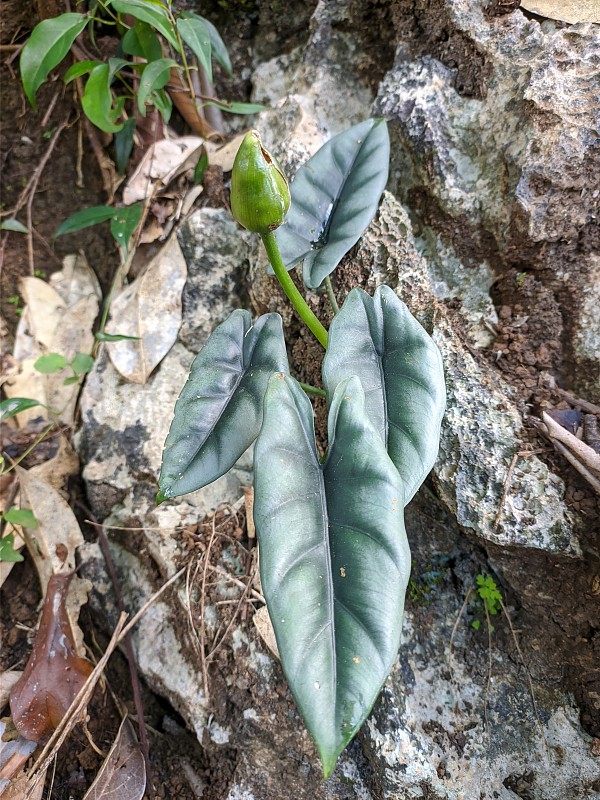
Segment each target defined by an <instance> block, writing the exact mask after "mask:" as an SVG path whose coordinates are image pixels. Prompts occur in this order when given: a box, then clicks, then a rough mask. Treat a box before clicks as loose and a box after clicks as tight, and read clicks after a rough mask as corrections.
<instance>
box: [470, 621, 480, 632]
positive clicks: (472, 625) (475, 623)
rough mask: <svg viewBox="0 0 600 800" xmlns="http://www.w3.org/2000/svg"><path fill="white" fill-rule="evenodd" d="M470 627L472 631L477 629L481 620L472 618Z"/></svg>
mask: <svg viewBox="0 0 600 800" xmlns="http://www.w3.org/2000/svg"><path fill="white" fill-rule="evenodd" d="M471 627H472V628H473V630H474V631H478V630H479V628H480V627H481V620H480V619H474V620H473V622H472V623H471Z"/></svg>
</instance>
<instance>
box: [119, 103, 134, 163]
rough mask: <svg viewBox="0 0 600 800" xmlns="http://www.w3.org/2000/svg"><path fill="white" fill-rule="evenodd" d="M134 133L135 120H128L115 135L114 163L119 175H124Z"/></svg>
mask: <svg viewBox="0 0 600 800" xmlns="http://www.w3.org/2000/svg"><path fill="white" fill-rule="evenodd" d="M134 133H135V119H134V118H133V117H131V118H130V119H128V120H127V121H126V122H125V124H124V125H123V127H122V128H121V130H120V131H117V133H115V163H116V165H117V169H118V170H119V172H120V173H121V175H124V174H125V169H126V168H127V162H128V161H129V156H130V155H131V151H132V150H133V134H134Z"/></svg>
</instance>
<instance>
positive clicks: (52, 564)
mask: <svg viewBox="0 0 600 800" xmlns="http://www.w3.org/2000/svg"><path fill="white" fill-rule="evenodd" d="M15 471H16V473H17V476H18V478H19V484H20V487H21V489H20V492H21V495H20V496H21V507H22V508H29V509H30V510H31V511H32V512H33V514H34V516H35V518H36V520H37V522H38V527H37V528H24V529H23V535H24V538H25V542H26V544H27V549H28V551H29V554H30V555H31V557H32V559H33V561H34V564H35V567H36V569H37V572H38V576H39V579H40V584H41V587H42V594H43V595H44V596H45V595H46V590H47V588H48V583H49V581H50V578H51V577H52V576H53V575H57V574H59V573H65V572H71V571H72V570H74V569H75V567H76V563H75V551H76V549H77V548H78V547H79V545H80V544H83V535H82V533H81V530H80V528H79V525H78V523H77V519H76V518H75V514H73V512H72V510H71V508H70V506H69V504H68V503H67V501H66V500H65V499H64V498H63V497H62V495H61V494H60V493H59V492H58V491H57V490H56V489H54V488H53V487H52V486H50V484H48V483H46V482H45V481H43V480H41V479H40V478H38V477H37V476H35V475H33V474H32V473H31V472H30V471H27V470H25V469H22V468H21V467H15ZM91 588H92V586H91V583H90V582H89V581H87V580H83V579H82V578H79V577H76V578H74V579H73V581H72V582H71V586H70V589H69V595H68V598H67V612H68V615H69V620H70V622H71V627H72V630H73V637H74V639H75V641H76V642H77V646H78V649H79V652H81V653H83V652H84V649H83V634H82V632H81V629H80V628H79V625H78V624H77V620H78V619H79V609H80V608H81V606H82V605H83V604H84V603H87V595H88V592H89V591H90V589H91Z"/></svg>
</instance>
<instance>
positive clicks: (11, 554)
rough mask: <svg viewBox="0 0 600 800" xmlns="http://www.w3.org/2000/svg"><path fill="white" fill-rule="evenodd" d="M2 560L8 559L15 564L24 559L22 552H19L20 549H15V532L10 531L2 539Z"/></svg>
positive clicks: (0, 542) (0, 541)
mask: <svg viewBox="0 0 600 800" xmlns="http://www.w3.org/2000/svg"><path fill="white" fill-rule="evenodd" d="M0 561H6V562H8V563H13V564H14V563H17V562H18V561H24V558H23V556H22V555H21V553H19V551H18V550H15V535H14V533H8V534H7V535H6V536H3V537H2V539H0Z"/></svg>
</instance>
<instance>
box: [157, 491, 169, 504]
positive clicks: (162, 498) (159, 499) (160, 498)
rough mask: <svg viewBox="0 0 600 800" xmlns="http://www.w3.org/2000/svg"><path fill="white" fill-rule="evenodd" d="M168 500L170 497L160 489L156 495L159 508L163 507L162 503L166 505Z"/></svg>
mask: <svg viewBox="0 0 600 800" xmlns="http://www.w3.org/2000/svg"><path fill="white" fill-rule="evenodd" d="M168 499H169V497H168V495H167V494H166V493H165V492H163V490H162V489H160V490H159V491H158V492H157V493H156V505H157V506H159V505H161V503H164V502H165V500H168Z"/></svg>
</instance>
